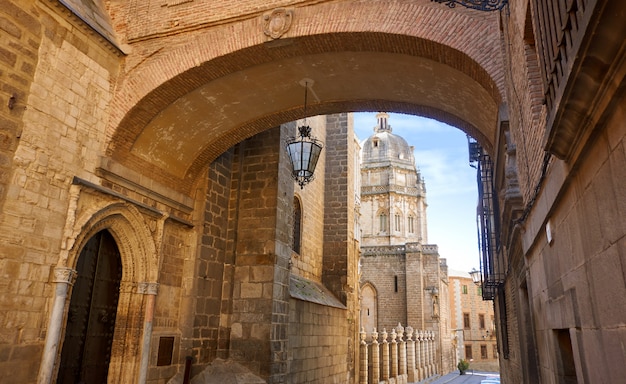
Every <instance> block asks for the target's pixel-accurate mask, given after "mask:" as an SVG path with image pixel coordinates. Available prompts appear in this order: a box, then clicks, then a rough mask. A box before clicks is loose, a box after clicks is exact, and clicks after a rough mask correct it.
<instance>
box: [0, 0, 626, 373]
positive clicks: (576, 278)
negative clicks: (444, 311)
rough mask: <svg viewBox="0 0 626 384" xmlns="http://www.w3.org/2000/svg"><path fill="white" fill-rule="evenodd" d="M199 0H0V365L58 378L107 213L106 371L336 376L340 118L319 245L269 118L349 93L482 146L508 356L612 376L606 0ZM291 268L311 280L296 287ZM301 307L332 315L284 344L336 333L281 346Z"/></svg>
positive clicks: (618, 186)
mask: <svg viewBox="0 0 626 384" xmlns="http://www.w3.org/2000/svg"><path fill="white" fill-rule="evenodd" d="M207 4H208V3H207V2H202V1H198V0H188V1H161V0H159V1H157V0H146V1H136V0H133V1H126V2H119V1H108V0H105V1H92V0H68V1H63V2H61V1H55V0H0V276H1V277H2V278H1V279H0V382H3V383H9V382H10V383H34V382H40V383H49V382H54V381H55V379H56V372H57V370H58V366H59V364H60V362H61V350H62V347H63V344H64V342H63V341H64V337H65V329H66V325H67V324H68V322H69V321H70V320H72V319H73V316H74V314H75V313H74V312H73V310H74V309H75V308H74V307H72V305H71V303H70V301H71V300H70V298H71V297H72V293H73V292H72V287H73V284H74V281H75V278H76V268H77V261H78V259H79V258H80V255H81V254H82V252H83V250H84V249H86V247H85V246H86V244H87V243H88V241H89V239H90V238H92V237H93V236H94V235H96V234H97V233H99V232H100V231H102V230H106V231H108V232H109V233H110V235H111V237H112V238H113V239H114V242H115V245H116V247H117V250H118V251H119V257H120V260H121V264H122V274H121V278H120V281H119V290H118V292H117V295H118V297H117V298H116V299H117V311H116V316H115V321H114V323H112V324H110V325H112V327H113V328H112V336H111V340H112V344H111V349H110V352H111V353H110V360H109V363H108V364H106V369H107V376H108V382H116V383H117V382H142V383H143V382H150V383H165V382H167V380H169V378H170V377H171V376H172V375H174V373H175V372H176V374H182V371H183V370H184V363H185V356H187V355H189V356H193V357H194V362H193V369H192V371H193V372H194V373H196V372H199V371H200V370H201V369H202V368H203V366H204V365H206V364H207V363H208V362H210V361H211V359H213V358H215V357H224V358H231V359H240V360H244V359H245V360H246V361H244V363H245V364H246V365H247V367H248V368H249V369H251V371H253V372H254V373H255V374H257V375H259V376H261V377H263V378H264V379H266V380H267V381H269V382H289V381H290V380H291V379H292V378H293V377H298V380H300V379H301V378H302V377H303V376H302V373H301V372H302V371H305V370H306V371H307V372H308V373H307V381H308V380H309V377H310V378H311V382H329V381H336V382H350V381H353V379H354V378H355V377H358V372H357V371H358V367H356V366H355V364H354V361H355V357H354V356H355V355H356V354H357V350H356V348H355V346H356V342H357V341H356V340H357V337H356V334H357V331H358V330H357V329H356V325H355V324H356V320H355V319H356V318H357V317H358V313H359V302H358V294H359V289H358V281H357V280H358V278H357V271H358V243H357V242H356V241H355V238H356V237H357V236H355V234H354V232H353V231H354V228H355V227H357V226H356V224H355V217H356V216H358V215H357V213H358V210H357V209H355V207H354V206H356V203H355V201H356V199H355V194H354V191H353V189H354V184H353V182H354V180H353V179H354V178H355V177H354V174H353V172H350V167H351V164H353V161H354V153H352V152H351V151H353V150H354V149H351V148H353V146H352V145H353V144H354V143H353V140H352V137H351V136H350V135H349V128H346V129H345V130H344V129H338V130H335V129H331V130H329V131H328V132H327V133H326V144H327V146H326V149H325V151H326V154H325V156H328V157H327V159H326V163H327V164H328V166H327V167H326V170H325V172H324V177H323V179H322V180H323V181H324V186H323V196H321V195H318V196H316V197H318V198H319V199H320V200H321V201H323V207H324V214H323V216H318V213H316V214H315V216H313V215H311V216H309V218H310V219H311V220H318V218H319V217H321V218H322V220H323V222H324V225H323V228H324V229H323V231H322V232H323V233H322V235H321V239H319V242H321V243H322V246H321V248H320V249H321V255H322V256H321V257H322V259H321V261H320V260H318V261H316V262H310V263H309V262H306V263H301V264H299V263H298V262H292V263H290V260H291V259H292V258H293V255H292V249H291V248H292V244H291V243H292V237H293V221H292V216H293V214H292V211H293V207H294V195H295V192H294V186H293V183H292V181H291V180H290V178H289V170H288V164H287V161H286V159H285V153H284V150H283V146H282V144H280V142H281V141H282V140H283V139H284V138H286V136H288V135H290V134H293V133H292V132H291V131H290V130H292V129H293V127H292V126H288V125H283V124H287V122H293V121H297V120H298V119H302V118H303V117H305V116H313V115H332V114H336V113H342V112H345V111H366V110H368V111H372V110H378V111H380V110H384V111H394V112H403V113H412V114H419V115H423V116H427V117H432V118H436V119H438V120H440V121H443V122H446V123H449V124H451V125H453V126H456V127H458V128H459V129H462V130H463V131H465V132H467V133H468V134H470V135H472V136H473V137H474V138H476V139H477V141H478V142H479V143H480V145H481V146H482V148H484V149H485V151H486V152H487V153H488V154H489V155H490V156H491V158H492V159H493V161H494V177H493V181H494V188H495V192H496V193H495V194H494V196H496V197H497V200H498V210H497V211H496V216H497V218H498V219H499V220H498V221H497V223H498V226H497V228H496V231H497V239H498V245H499V247H496V248H495V249H497V252H495V254H494V255H493V257H494V258H496V259H497V260H498V263H496V265H498V266H499V267H501V271H502V274H503V276H504V277H505V278H503V279H502V280H501V282H500V285H498V287H497V294H496V296H495V304H496V305H495V309H496V327H497V328H498V331H499V332H498V335H499V336H500V337H499V338H498V344H499V351H500V364H501V368H502V373H503V381H506V382H511V383H518V382H519V383H521V382H524V383H552V382H565V381H577V382H589V383H592V382H593V383H595V382H619V381H620V380H621V379H622V376H623V374H622V370H621V369H620V367H622V366H624V365H625V364H626V357H625V355H624V353H623V350H622V344H624V340H625V337H626V336H625V335H626V327H625V326H624V322H623V318H624V309H623V308H625V307H626V303H624V300H625V299H624V298H626V288H625V287H626V284H625V283H624V281H625V277H624V276H626V273H624V264H625V262H624V255H625V253H626V245H625V242H624V236H625V233H626V227H625V222H626V221H625V220H624V219H623V218H624V217H626V214H625V212H626V207H625V206H624V202H625V201H626V197H625V196H624V191H625V190H626V188H625V186H624V185H623V183H624V180H626V175H625V174H624V172H625V171H624V170H626V156H625V153H626V144H625V136H626V124H624V121H625V119H624V116H625V115H626V112H625V111H624V105H626V99H625V96H624V91H623V90H624V75H625V74H626V65H624V63H623V57H624V50H625V49H626V48H625V47H624V41H626V38H625V37H626V24H625V23H624V22H623V14H624V12H625V11H626V8H625V7H626V6H625V5H624V3H623V2H621V1H610V0H596V1H592V0H573V1H569V2H542V1H536V0H519V1H517V0H511V1H509V4H508V5H507V6H506V7H505V8H503V9H502V10H501V11H498V12H488V13H486V12H478V11H473V10H468V9H465V8H463V7H462V6H460V5H459V6H457V7H454V8H450V7H447V6H445V5H442V4H438V3H435V2H431V1H426V0H423V1H412V0H411V1H408V0H391V1H385V2H370V1H367V2H366V1H362V2H353V1H335V0H327V1H317V0H316V1H298V2H296V1H289V0H276V1H266V2H263V4H260V3H258V2H250V1H230V2H223V4H221V5H216V4H213V3H211V5H210V8H207ZM548 5H549V6H548ZM304 79H310V80H313V83H311V87H310V90H311V92H310V95H309V96H310V99H309V104H308V106H307V108H306V109H305V108H304V106H303V102H302V93H303V92H302V91H303V87H302V86H301V85H300V83H301V81H302V80H304ZM338 119H339V120H341V119H344V117H339V118H338ZM346 119H347V118H346ZM327 124H329V126H332V125H333V124H334V122H332V121H327ZM319 175H320V176H321V173H320V174H319ZM320 181H321V180H320V178H318V180H317V181H316V182H320ZM309 187H311V188H315V187H314V186H313V185H309V186H307V187H306V188H309ZM320 188H321V187H320ZM301 197H302V196H301ZM353 199H354V201H353ZM304 200H310V199H304ZM304 203H306V201H305V202H304ZM316 204H320V203H319V202H318V203H316ZM309 211H315V212H318V211H319V208H313V209H307V208H306V206H303V212H304V214H305V215H306V213H307V212H309ZM303 234H305V235H306V236H303V238H305V237H307V236H308V235H309V234H308V233H306V232H305V233H303ZM315 236H319V233H315ZM307 241H308V240H307ZM307 241H305V242H303V245H304V244H307ZM312 243H317V240H315V241H312V242H309V243H308V244H309V245H306V246H305V247H304V248H303V249H311V247H312V248H316V247H319V245H312ZM307 247H308V248H307ZM315 252H318V251H317V250H316V251H315ZM300 256H301V257H303V256H302V255H300ZM311 257H313V256H311ZM290 265H291V266H292V268H293V266H294V265H296V267H295V268H296V270H297V271H298V272H297V273H290ZM319 265H321V268H319ZM487 272H490V273H491V271H487ZM220 273H221V274H222V277H220V276H219V275H220ZM293 276H297V277H300V278H301V279H304V280H299V281H301V282H302V281H304V282H306V283H307V284H304V283H302V284H304V285H305V286H308V284H312V285H311V287H313V286H315V287H318V288H319V290H317V291H316V290H313V291H314V292H324V295H321V296H322V297H321V298H319V297H318V301H324V300H327V301H326V302H325V304H319V303H314V302H311V301H306V300H302V299H296V298H293V297H291V293H290V288H289V287H290V285H291V280H292V279H291V277H293ZM333 298H334V299H333ZM309 307H310V308H309ZM307 313H310V314H311V318H306V317H307V316H306V314H307ZM315 316H322V317H323V318H325V319H328V321H329V323H332V324H329V325H328V326H322V325H321V324H320V323H317V321H318V320H319V318H314V317H315ZM407 316H408V315H407ZM100 318H101V319H102V320H107V319H108V318H109V317H108V316H107V314H106V313H105V314H103V316H101V317H100ZM290 319H291V320H290ZM343 319H345V321H343ZM292 321H302V322H304V323H309V322H311V323H316V324H317V325H316V327H315V328H314V329H310V328H306V327H304V326H303V327H302V329H301V331H300V332H298V331H296V329H294V327H293V326H292V324H291V322H292ZM309 331H312V332H323V333H324V334H325V335H328V336H331V338H330V339H328V338H327V339H325V340H323V341H315V340H314V339H312V338H308V339H306V340H304V339H303V340H300V341H301V342H302V346H306V347H303V348H304V349H302V350H300V352H298V353H296V355H297V356H304V355H306V356H310V355H314V354H315V353H316V352H314V351H313V350H314V349H315V348H317V345H318V343H319V344H324V343H326V342H329V343H331V345H329V348H331V347H332V348H335V349H333V353H337V354H340V355H341V354H342V353H343V351H344V350H345V351H346V352H345V354H343V355H341V356H336V357H333V361H326V360H325V361H323V362H320V363H319V364H320V365H319V366H318V365H316V364H315V363H313V362H311V361H310V360H308V357H307V359H306V360H304V358H302V359H301V358H300V357H297V358H296V359H295V360H294V355H293V354H292V352H293V351H295V350H296V349H295V345H294V343H298V342H300V341H298V337H300V336H306V337H308V335H310V334H309V333H308V332H309ZM341 335H343V336H341ZM306 348H311V349H310V351H306V352H305V350H306ZM168 358H170V359H168ZM336 359H339V360H341V361H342V362H341V364H343V368H341V369H340V368H339V366H340V365H341V364H340V363H338V361H337V360H336ZM168 360H169V361H168ZM168 363H169V364H168ZM33 367H37V368H33ZM296 367H302V368H296ZM309 375H310V376H309ZM325 375H326V376H325Z"/></svg>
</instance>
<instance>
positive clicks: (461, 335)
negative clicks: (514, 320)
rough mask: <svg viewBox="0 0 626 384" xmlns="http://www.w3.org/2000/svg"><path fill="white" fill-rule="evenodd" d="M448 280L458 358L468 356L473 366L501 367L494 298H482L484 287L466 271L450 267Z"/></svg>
mask: <svg viewBox="0 0 626 384" xmlns="http://www.w3.org/2000/svg"><path fill="white" fill-rule="evenodd" d="M448 280H449V282H450V285H449V294H450V325H451V332H452V343H453V345H455V346H456V361H457V362H458V361H459V360H460V359H466V360H467V361H469V362H470V369H475V370H481V371H492V372H497V371H499V365H498V345H497V339H496V331H495V327H494V313H493V302H492V301H483V297H482V292H481V287H479V286H476V284H474V282H473V281H472V278H471V277H470V275H469V273H467V272H461V271H454V270H450V271H449V272H448Z"/></svg>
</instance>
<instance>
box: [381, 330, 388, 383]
mask: <svg viewBox="0 0 626 384" xmlns="http://www.w3.org/2000/svg"><path fill="white" fill-rule="evenodd" d="M382 337H383V344H382V346H383V372H382V379H383V380H389V343H388V342H387V330H386V329H385V328H383V333H382Z"/></svg>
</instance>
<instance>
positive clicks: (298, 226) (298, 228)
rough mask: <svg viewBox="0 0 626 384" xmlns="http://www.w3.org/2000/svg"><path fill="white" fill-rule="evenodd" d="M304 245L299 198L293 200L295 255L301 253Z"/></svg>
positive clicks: (293, 247) (295, 197) (293, 245)
mask: <svg viewBox="0 0 626 384" xmlns="http://www.w3.org/2000/svg"><path fill="white" fill-rule="evenodd" d="M301 244H302V205H301V204H300V199H298V197H297V196H294V198H293V244H292V246H291V249H293V251H294V252H295V253H300V247H301Z"/></svg>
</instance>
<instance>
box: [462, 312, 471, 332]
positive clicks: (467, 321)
mask: <svg viewBox="0 0 626 384" xmlns="http://www.w3.org/2000/svg"><path fill="white" fill-rule="evenodd" d="M463 328H465V329H470V314H469V313H464V314H463Z"/></svg>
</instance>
